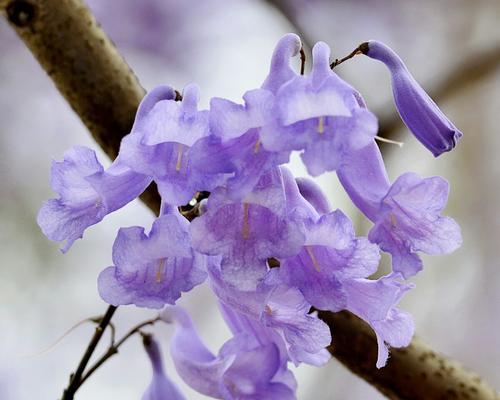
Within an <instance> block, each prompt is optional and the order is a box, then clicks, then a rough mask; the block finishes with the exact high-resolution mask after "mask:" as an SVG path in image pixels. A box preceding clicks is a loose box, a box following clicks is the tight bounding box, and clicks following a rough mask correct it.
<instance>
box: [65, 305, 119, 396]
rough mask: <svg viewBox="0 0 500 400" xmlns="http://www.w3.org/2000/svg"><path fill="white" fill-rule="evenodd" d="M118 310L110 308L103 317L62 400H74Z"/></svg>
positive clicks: (113, 307)
mask: <svg viewBox="0 0 500 400" xmlns="http://www.w3.org/2000/svg"><path fill="white" fill-rule="evenodd" d="M116 309H117V307H115V306H109V307H108V309H107V310H106V313H105V314H104V316H103V317H102V319H101V322H99V325H98V326H97V327H96V328H95V332H94V336H92V339H91V340H90V343H89V344H88V346H87V349H86V350H85V353H83V357H82V359H81V360H80V363H79V364H78V367H77V368H76V371H75V373H74V374H72V375H71V377H70V380H69V385H68V387H67V388H66V389H65V390H64V393H63V396H62V400H72V399H73V398H74V396H75V392H76V391H77V389H78V388H79V387H80V385H81V381H82V376H83V372H84V371H85V368H86V367H87V364H88V363H89V360H90V357H92V354H93V353H94V351H95V349H96V347H97V345H98V344H99V341H100V340H101V338H102V335H103V334H104V331H105V330H106V328H107V326H108V325H109V323H110V322H111V318H112V317H113V314H114V313H115V311H116Z"/></svg>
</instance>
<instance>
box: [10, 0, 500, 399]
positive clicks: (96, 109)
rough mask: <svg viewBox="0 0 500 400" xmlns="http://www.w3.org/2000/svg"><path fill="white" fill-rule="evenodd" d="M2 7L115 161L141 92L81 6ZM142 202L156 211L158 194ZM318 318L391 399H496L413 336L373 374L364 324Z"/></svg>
mask: <svg viewBox="0 0 500 400" xmlns="http://www.w3.org/2000/svg"><path fill="white" fill-rule="evenodd" d="M0 9H1V11H2V12H3V14H4V15H5V17H6V18H7V19H8V20H9V22H10V23H11V25H12V26H13V28H14V29H15V30H16V31H17V33H18V34H19V36H20V37H21V39H22V40H23V41H24V42H25V43H26V45H27V46H28V47H29V48H30V49H31V51H32V52H33V54H34V56H35V57H36V58H37V59H38V61H39V62H40V64H41V65H42V67H43V68H44V69H45V70H46V71H47V73H48V74H49V76H50V77H51V78H52V79H53V80H54V82H55V84H56V86H57V87H58V88H59V90H60V91H61V93H62V94H63V95H64V97H65V98H66V99H67V100H68V102H69V103H70V104H71V106H72V107H73V109H74V110H75V112H76V113H77V114H78V115H79V116H80V118H81V119H82V121H83V122H84V123H85V124H86V125H87V127H88V128H89V130H90V132H91V133H92V135H93V136H94V138H95V139H96V141H97V142H98V143H99V144H100V145H101V146H102V147H103V149H104V150H105V151H106V153H107V154H108V155H109V156H110V157H111V158H114V157H115V156H116V154H117V152H118V149H119V144H120V140H121V138H122V137H123V136H124V135H125V134H127V133H128V132H129V131H130V128H131V126H132V122H133V118H134V115H135V111H136V108H137V105H138V104H139V101H140V99H141V98H142V96H143V94H144V90H143V89H142V88H141V86H140V85H139V83H138V81H137V79H136V77H135V76H134V74H133V73H132V72H131V71H130V69H129V68H128V66H127V65H126V63H125V62H124V61H123V59H122V58H121V56H120V55H119V54H118V52H117V50H116V49H115V47H114V46H113V45H112V43H111V41H110V40H109V39H108V38H107V37H106V35H105V34H104V33H103V32H102V30H101V29H100V28H99V26H98V25H97V23H96V22H95V19H94V18H93V16H92V15H91V13H90V11H89V10H88V9H87V8H86V7H85V5H84V3H83V1H81V0H26V1H20V0H14V1H13V0H10V1H8V0H0ZM436 97H438V96H435V98H436ZM143 200H144V201H145V202H146V204H147V205H148V206H149V207H150V208H152V209H154V210H155V211H157V209H158V204H159V202H158V196H157V194H156V195H155V194H154V193H153V194H151V192H150V195H149V197H147V198H143ZM320 316H321V318H322V319H323V320H324V321H326V322H327V323H328V324H329V325H330V327H331V328H332V329H333V330H334V333H333V337H334V341H335V342H334V347H333V348H331V349H330V350H331V352H332V354H333V355H334V357H336V358H337V359H338V360H339V361H340V362H341V363H342V364H344V365H345V366H346V367H347V368H349V369H350V370H351V371H353V372H354V373H356V374H357V375H359V376H360V377H362V378H363V379H366V380H367V381H368V382H370V383H372V384H373V385H374V386H375V387H376V388H377V389H378V390H380V391H381V392H382V393H384V394H386V395H388V396H390V397H392V398H400V399H430V398H433V399H434V398H437V399H439V398H446V399H454V398H455V399H467V398H469V399H475V400H483V399H484V400H486V399H496V398H497V396H496V394H495V391H494V389H493V388H491V387H490V386H489V385H488V384H487V383H485V382H484V381H481V380H480V379H479V378H478V377H477V376H476V375H474V374H472V373H470V372H468V371H466V370H465V369H463V367H461V366H460V365H458V364H456V363H454V362H453V361H450V360H448V359H446V358H445V357H444V356H440V355H438V354H437V353H436V352H434V351H433V350H432V349H430V348H429V347H428V346H426V345H425V344H424V343H422V342H421V341H420V340H418V339H414V340H413V342H412V344H411V345H410V347H408V348H406V349H393V351H392V357H391V359H390V361H389V363H388V365H387V367H385V368H384V369H382V370H377V369H376V368H375V359H376V356H375V355H376V352H377V343H376V341H375V339H374V335H373V332H372V331H371V330H370V329H369V327H368V326H367V325H366V324H364V323H363V322H362V321H360V320H359V319H358V318H356V317H354V316H352V314H349V313H347V312H342V313H336V314H332V313H326V312H321V313H320ZM87 361H88V360H87Z"/></svg>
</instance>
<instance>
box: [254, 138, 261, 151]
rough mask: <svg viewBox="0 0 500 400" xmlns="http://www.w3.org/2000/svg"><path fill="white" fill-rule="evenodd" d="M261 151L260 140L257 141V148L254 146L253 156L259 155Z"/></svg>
mask: <svg viewBox="0 0 500 400" xmlns="http://www.w3.org/2000/svg"><path fill="white" fill-rule="evenodd" d="M259 150H260V139H257V141H256V142H255V146H253V154H257V153H258V152H259Z"/></svg>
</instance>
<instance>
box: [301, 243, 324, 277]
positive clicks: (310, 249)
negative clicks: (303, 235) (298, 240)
mask: <svg viewBox="0 0 500 400" xmlns="http://www.w3.org/2000/svg"><path fill="white" fill-rule="evenodd" d="M305 247H306V251H307V254H309V257H310V258H311V261H312V263H313V266H314V269H315V270H316V271H318V272H320V271H321V269H320V267H319V263H318V260H317V258H316V256H315V255H314V253H313V249H312V248H311V246H305Z"/></svg>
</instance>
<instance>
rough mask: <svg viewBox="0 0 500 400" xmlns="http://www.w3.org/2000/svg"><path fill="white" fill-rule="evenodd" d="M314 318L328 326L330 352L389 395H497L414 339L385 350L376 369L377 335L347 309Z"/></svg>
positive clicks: (481, 398) (480, 399)
mask: <svg viewBox="0 0 500 400" xmlns="http://www.w3.org/2000/svg"><path fill="white" fill-rule="evenodd" d="M319 317H320V318H321V319H322V320H323V321H325V322H326V323H327V324H328V325H329V326H330V329H331V330H332V337H333V344H332V346H330V348H329V349H328V350H329V351H330V352H331V353H332V355H333V356H334V357H335V358H336V359H337V360H339V361H340V362H341V363H342V364H344V365H345V366H346V367H347V368H349V369H350V370H351V371H352V372H353V373H355V374H356V375H358V376H360V377H361V378H363V379H365V380H366V381H367V382H369V383H371V384H372V385H373V386H375V387H376V388H377V389H378V390H379V391H380V392H382V393H383V394H384V395H386V396H387V397H388V398H390V399H408V400H410V399H453V400H465V399H471V400H472V399H473V400H486V399H489V400H495V399H497V400H498V399H499V397H498V394H497V393H496V391H495V390H494V389H493V388H492V387H491V386H489V385H488V384H487V383H486V382H485V381H483V380H482V379H481V378H480V377H479V376H478V375H476V374H475V373H473V372H471V371H469V370H467V369H465V368H464V367H463V366H462V365H460V364H459V363H457V362H456V361H453V360H450V359H448V358H446V357H445V356H444V355H442V354H439V353H437V352H435V351H434V350H432V349H431V348H430V347H429V346H427V345H426V344H425V343H423V342H422V341H421V340H420V339H419V338H417V337H415V338H413V340H412V342H411V344H410V346H408V347H405V348H402V349H391V357H390V358H389V361H388V363H387V365H386V366H385V367H384V368H381V369H377V368H376V367H375V362H376V360H377V339H376V337H375V334H374V333H373V331H372V329H371V328H370V327H369V326H368V325H367V324H366V323H365V322H364V321H362V320H361V319H359V318H358V317H356V316H355V315H353V314H351V313H350V312H348V311H342V312H339V313H330V312H324V311H321V312H320V313H319Z"/></svg>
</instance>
